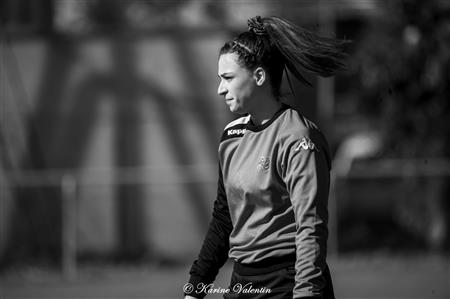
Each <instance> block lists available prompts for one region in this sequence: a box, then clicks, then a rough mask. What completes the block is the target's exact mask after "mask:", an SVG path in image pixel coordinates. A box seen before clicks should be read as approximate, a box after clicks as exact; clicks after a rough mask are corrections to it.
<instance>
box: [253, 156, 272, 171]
mask: <svg viewBox="0 0 450 299" xmlns="http://www.w3.org/2000/svg"><path fill="white" fill-rule="evenodd" d="M269 166H270V158H269V157H261V158H259V161H258V166H256V169H257V170H258V171H259V172H263V171H267V170H269Z"/></svg>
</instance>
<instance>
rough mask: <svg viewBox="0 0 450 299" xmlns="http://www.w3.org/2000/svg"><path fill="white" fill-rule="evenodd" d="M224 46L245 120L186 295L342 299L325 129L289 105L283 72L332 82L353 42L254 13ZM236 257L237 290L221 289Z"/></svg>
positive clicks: (229, 145)
mask: <svg viewBox="0 0 450 299" xmlns="http://www.w3.org/2000/svg"><path fill="white" fill-rule="evenodd" d="M248 25H249V30H248V31H246V32H243V33H241V34H240V35H239V36H237V37H236V38H235V39H233V40H231V41H229V42H227V43H226V44H225V45H224V46H223V47H222V48H221V50H220V56H219V63H218V75H219V78H220V84H219V87H218V94H219V95H221V96H223V97H224V98H225V102H226V104H227V105H228V107H229V109H230V110H231V111H232V112H234V113H237V114H241V115H243V116H242V117H241V118H238V119H237V120H235V121H233V122H231V123H229V124H228V125H227V126H226V128H225V130H224V132H223V135H222V139H221V142H220V145H219V183H218V192H217V199H216V201H215V202H214V210H213V215H212V220H211V223H210V226H209V230H208V232H207V235H206V237H205V240H204V243H203V246H202V248H201V251H200V254H199V256H198V259H197V260H196V261H195V262H194V264H193V266H192V268H191V271H190V274H191V277H190V280H189V284H186V285H185V288H184V292H185V296H186V297H185V298H203V297H204V296H205V295H206V294H208V293H213V292H214V293H218V292H220V293H225V294H224V298H327V299H328V298H334V294H333V287H332V282H331V277H330V272H329V270H328V266H327V264H326V250H327V234H328V230H327V219H328V210H327V201H328V190H329V183H330V180H329V171H330V168H331V165H330V156H329V151H328V145H327V142H326V140H325V138H324V137H323V135H322V134H321V132H320V131H319V130H318V128H317V127H316V126H315V125H314V124H313V123H312V122H310V121H309V120H307V119H306V118H305V117H303V116H302V114H300V113H299V112H298V111H296V110H294V109H293V108H291V107H289V106H287V105H285V104H283V103H282V102H281V101H280V86H281V81H282V77H283V72H286V75H287V74H288V72H287V71H286V69H287V70H289V71H290V72H291V73H292V74H293V75H294V76H295V77H297V78H298V79H299V80H301V81H302V82H306V83H308V82H307V81H306V80H305V78H304V77H303V76H302V75H301V73H300V70H306V71H309V72H312V73H314V74H317V75H321V76H330V75H332V74H333V73H334V72H335V71H337V70H340V69H342V68H343V67H344V65H343V59H344V54H343V52H342V51H341V50H340V48H341V47H342V46H343V44H344V42H343V41H338V40H335V39H330V38H324V37H320V36H317V35H315V34H313V33H311V32H308V31H306V30H304V29H301V28H299V27H297V26H295V25H293V24H292V23H290V22H288V21H286V20H284V19H281V18H278V17H265V18H261V17H254V18H251V19H250V20H249V21H248ZM229 257H230V258H231V259H233V260H234V268H233V273H232V277H231V284H230V286H229V288H227V289H223V288H219V286H214V285H213V284H212V282H213V281H214V279H215V277H216V275H217V273H218V271H219V269H220V268H221V267H222V266H223V264H224V263H225V261H226V260H227V259H228V258H229Z"/></svg>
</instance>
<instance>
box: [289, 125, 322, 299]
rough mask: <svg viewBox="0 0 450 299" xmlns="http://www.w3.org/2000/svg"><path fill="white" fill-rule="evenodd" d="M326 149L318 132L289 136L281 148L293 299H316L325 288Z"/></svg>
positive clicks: (312, 130)
mask: <svg viewBox="0 0 450 299" xmlns="http://www.w3.org/2000/svg"><path fill="white" fill-rule="evenodd" d="M327 155H328V146H327V145H326V142H325V139H324V138H323V136H322V135H321V133H320V132H319V131H316V130H314V129H309V130H306V131H305V134H304V135H298V136H295V135H294V136H292V137H291V138H290V140H289V142H288V143H287V144H286V147H285V156H284V165H285V167H284V171H283V172H284V175H283V177H284V181H285V183H286V186H287V188H288V191H289V194H290V197H291V202H292V205H293V210H294V215H295V221H296V228H297V232H296V236H295V243H296V248H297V249H296V253H297V259H296V263H295V268H296V277H295V280H296V284H295V287H294V298H304V297H308V296H310V297H316V296H317V297H320V296H321V295H322V292H323V290H324V288H325V284H326V280H325V277H324V271H325V268H326V261H325V259H326V250H327V237H328V230H327V222H328V208H327V204H328V192H329V171H330V166H329V162H328V161H329V158H328V156H327Z"/></svg>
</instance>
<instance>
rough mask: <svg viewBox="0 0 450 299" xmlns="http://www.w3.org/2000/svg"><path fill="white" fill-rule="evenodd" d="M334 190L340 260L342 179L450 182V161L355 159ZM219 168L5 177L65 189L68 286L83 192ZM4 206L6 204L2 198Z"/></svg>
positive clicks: (170, 180)
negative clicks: (357, 161)
mask: <svg viewBox="0 0 450 299" xmlns="http://www.w3.org/2000/svg"><path fill="white" fill-rule="evenodd" d="M333 165H334V166H335V167H334V170H333V171H332V176H331V178H332V181H331V190H330V205H329V209H330V232H331V233H330V240H329V243H330V244H329V247H330V253H331V254H337V248H338V243H337V242H338V236H337V219H338V215H337V214H338V211H337V205H336V200H335V198H336V194H335V192H336V189H335V187H336V184H337V182H338V180H339V179H355V178H360V179H379V178H408V177H417V176H422V177H429V178H433V177H446V176H450V159H447V158H433V159H384V160H376V161H363V162H362V163H360V165H357V166H355V160H353V159H336V160H335V161H334V162H333ZM216 172H217V165H212V164H203V165H199V164H196V165H185V166H177V167H176V166H173V167H130V168H107V167H106V168H86V169H47V170H20V171H9V172H3V173H4V174H5V176H6V181H7V184H8V185H9V186H10V187H45V186H55V187H56V186H59V188H60V190H61V198H62V199H61V200H62V211H61V213H62V215H63V217H62V219H63V220H62V226H63V227H62V236H61V237H62V244H61V245H62V246H61V248H62V261H61V262H62V263H61V264H62V273H63V275H64V278H65V279H67V280H73V279H75V278H76V276H77V261H76V255H77V241H76V240H77V225H78V224H77V209H76V205H77V197H78V192H77V190H78V189H79V188H80V187H81V186H105V185H118V184H144V185H156V184H158V185H160V184H169V185H173V184H190V183H208V184H214V183H215V182H216V180H217V177H216V176H215V175H211V174H212V173H214V174H215V173H216ZM0 200H1V198H0Z"/></svg>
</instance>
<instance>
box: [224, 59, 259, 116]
mask: <svg viewBox="0 0 450 299" xmlns="http://www.w3.org/2000/svg"><path fill="white" fill-rule="evenodd" d="M218 76H219V78H220V83H219V87H218V89H217V93H218V94H219V95H221V96H223V97H224V98H225V103H226V104H227V105H228V107H229V109H230V111H231V112H234V113H238V114H245V113H250V112H251V111H252V110H253V106H254V105H255V103H256V101H255V100H254V93H255V89H256V81H255V77H254V76H253V72H251V71H250V70H248V69H247V68H244V67H242V66H240V65H239V63H238V56H237V54H236V53H225V54H222V55H220V57H219V68H218Z"/></svg>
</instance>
